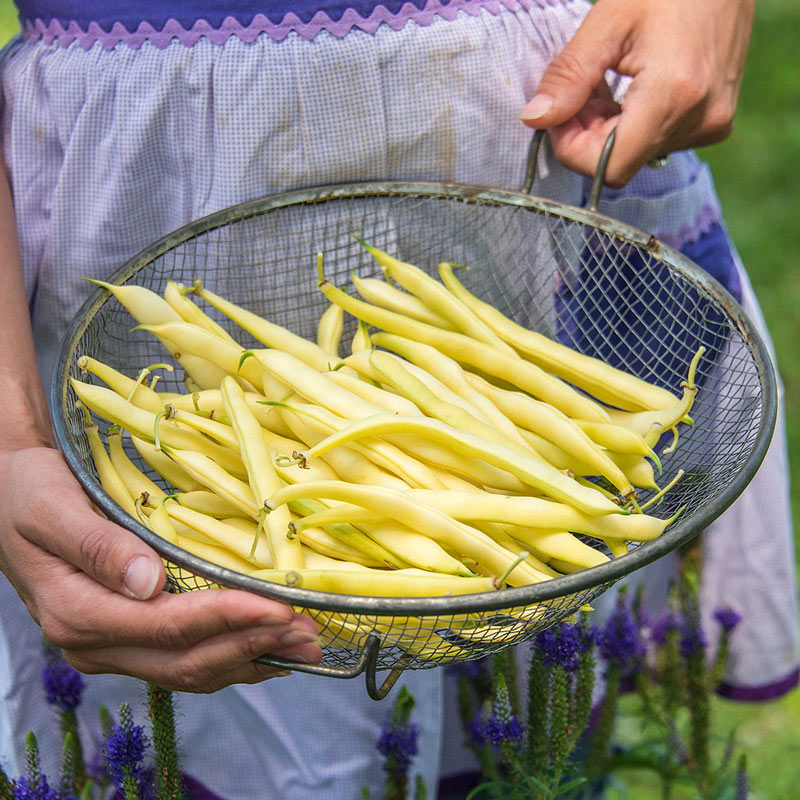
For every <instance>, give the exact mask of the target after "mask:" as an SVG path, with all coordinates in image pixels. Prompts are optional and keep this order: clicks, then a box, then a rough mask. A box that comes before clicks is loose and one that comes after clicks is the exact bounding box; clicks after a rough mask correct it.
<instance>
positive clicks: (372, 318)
mask: <svg viewBox="0 0 800 800" xmlns="http://www.w3.org/2000/svg"><path fill="white" fill-rule="evenodd" d="M320 290H321V291H322V293H323V294H324V295H325V296H326V297H327V298H328V299H329V300H331V301H332V302H334V303H336V304H337V305H341V306H342V308H343V309H344V310H345V311H349V312H350V313H351V314H353V315H354V316H355V317H358V318H359V319H362V320H364V321H365V322H367V323H368V324H370V325H375V326H376V327H380V328H383V329H384V330H386V331H388V332H389V333H396V334H398V335H399V336H405V337H407V338H409V339H414V340H416V341H421V342H426V343H427V344H430V345H432V346H433V347H435V348H436V349H437V350H439V351H440V352H442V353H444V354H445V355H448V356H450V357H451V358H453V359H455V360H456V361H458V362H461V363H464V364H469V365H470V366H473V367H476V368H477V369H479V370H481V371H483V372H485V373H486V374H488V375H494V376H495V377H497V378H500V379H502V380H505V381H507V382H509V383H511V384H513V385H514V386H518V387H519V388H520V389H524V390H525V391H526V392H529V393H530V394H532V395H534V396H535V397H538V398H539V399H541V400H544V401H546V402H548V403H551V404H552V405H554V406H556V407H557V408H559V409H560V410H561V411H563V412H564V413H565V414H567V415H568V416H571V417H576V418H578V419H589V420H591V419H596V420H600V421H604V422H607V421H608V414H607V413H606V412H605V410H604V409H603V408H602V407H601V406H600V405H598V404H597V403H595V402H594V401H592V400H590V399H589V398H587V397H585V396H584V395H582V394H580V393H579V392H577V391H576V390H575V389H573V388H571V387H570V386H568V385H567V384H566V383H564V382H563V381H561V380H559V379H558V378H554V377H552V376H551V375H549V374H548V373H546V372H544V370H542V369H540V368H539V367H537V366H536V365H535V364H531V363H530V362H527V361H524V360H523V359H521V358H518V357H517V356H512V355H510V354H508V353H504V352H502V351H500V350H497V349H496V348H494V347H492V346H491V345H488V344H486V343H485V342H478V341H475V340H474V339H470V338H469V337H468V336H465V335H464V334H461V333H455V332H453V331H443V330H441V329H440V328H435V327H434V326H432V325H426V324H425V323H423V322H417V321H416V320H412V319H409V318H408V317H404V316H402V315H400V314H396V313H394V312H393V311H387V310H385V309H382V308H378V307H376V306H372V305H370V304H369V303H365V302H364V301H363V300H359V299H358V298H356V297H350V295H348V294H347V293H346V292H343V291H341V290H340V289H337V288H336V287H335V286H334V285H333V284H332V283H331V282H330V281H323V282H322V283H320Z"/></svg>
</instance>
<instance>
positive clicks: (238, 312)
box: [194, 284, 331, 370]
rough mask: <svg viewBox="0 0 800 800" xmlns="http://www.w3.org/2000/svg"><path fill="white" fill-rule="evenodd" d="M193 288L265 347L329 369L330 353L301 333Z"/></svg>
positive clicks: (202, 288) (318, 367)
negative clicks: (282, 351) (300, 334)
mask: <svg viewBox="0 0 800 800" xmlns="http://www.w3.org/2000/svg"><path fill="white" fill-rule="evenodd" d="M194 291H195V292H196V294H198V295H200V297H202V298H203V300H205V301H206V302H207V303H210V304H211V305H212V306H214V308H216V309H217V310H218V311H221V312H222V313H223V314H225V316H226V317H229V318H230V319H232V320H233V321H234V322H235V323H236V324H237V325H239V326H241V327H242V328H244V329H245V330H246V331H247V332H248V333H250V334H251V335H252V336H254V337H255V338H256V339H258V341H259V342H261V343H262V344H263V345H265V346H266V347H270V348H275V349H278V350H285V351H287V352H289V353H292V354H293V355H294V356H296V357H297V358H299V359H300V360H301V361H304V362H305V363H306V364H308V365H309V366H312V367H314V369H318V370H325V369H329V368H330V364H331V354H330V353H328V352H326V351H325V350H324V349H323V348H321V347H320V346H319V345H317V344H316V343H315V342H310V341H308V340H307V339H304V338H303V337H302V336H298V335H297V334H295V333H292V332H291V331H290V330H289V329H288V328H284V327H283V326H282V325H276V324H275V323H273V322H269V321H268V320H266V319H264V318H263V317H261V316H259V315H258V314H254V313H253V312H252V311H248V310H247V309H244V308H241V307H240V306H237V305H235V304H234V303H231V302H229V301H228V300H225V298H223V297H220V296H219V295H216V294H214V293H213V292H211V291H209V290H208V289H206V288H205V287H204V286H202V285H200V284H195V289H194Z"/></svg>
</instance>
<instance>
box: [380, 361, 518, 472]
mask: <svg viewBox="0 0 800 800" xmlns="http://www.w3.org/2000/svg"><path fill="white" fill-rule="evenodd" d="M370 361H371V362H372V365H373V367H375V369H376V371H377V373H378V375H380V376H381V379H382V380H383V382H384V383H387V384H388V385H389V386H391V387H393V388H394V389H395V390H396V391H397V392H398V393H399V394H401V395H403V396H404V397H408V398H409V399H410V400H412V401H413V402H414V404H415V405H416V406H418V407H419V408H420V409H422V411H424V412H425V413H426V414H427V415H428V416H430V417H433V418H434V419H438V420H441V421H442V422H446V423H447V424H448V425H452V426H453V427H454V428H457V429H459V430H463V431H468V432H469V433H473V434H475V435H476V436H481V437H483V438H484V439H488V440H489V441H490V442H497V444H501V445H504V446H505V447H510V448H511V449H512V450H514V451H515V452H517V453H521V454H522V455H525V456H530V455H531V452H530V450H529V448H528V447H527V446H526V445H525V443H524V442H521V440H520V439H518V438H517V436H515V437H514V438H509V437H506V436H505V435H504V434H503V433H501V432H500V431H498V430H497V429H496V428H493V427H492V426H491V425H489V424H487V423H486V422H484V421H483V420H481V419H479V418H478V417H475V416H473V414H471V413H470V412H469V411H467V410H466V409H465V408H464V407H463V406H461V405H454V404H453V403H450V402H448V401H447V400H445V399H444V398H442V397H441V395H437V394H436V393H435V392H433V391H431V390H430V389H429V388H428V387H427V386H426V385H425V384H424V383H423V382H422V381H420V380H419V379H418V378H417V377H416V376H415V375H413V374H412V373H411V372H410V371H408V370H407V369H406V368H405V366H404V365H403V364H402V362H401V361H400V360H399V359H397V358H396V357H394V356H392V355H391V354H390V353H385V352H383V351H381V350H375V351H373V352H372V353H371V355H370ZM515 433H516V431H515Z"/></svg>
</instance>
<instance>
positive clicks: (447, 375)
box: [372, 331, 524, 444]
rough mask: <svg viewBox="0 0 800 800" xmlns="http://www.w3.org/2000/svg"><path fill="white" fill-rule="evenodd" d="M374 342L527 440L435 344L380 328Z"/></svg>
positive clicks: (499, 427)
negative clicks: (383, 330)
mask: <svg viewBox="0 0 800 800" xmlns="http://www.w3.org/2000/svg"><path fill="white" fill-rule="evenodd" d="M372 342H373V344H375V345H376V346H377V347H385V348H386V349H387V350H391V351H392V352H394V353H397V354H398V355H401V356H402V357H403V358H405V359H407V360H409V361H411V362H412V363H414V364H416V365H417V366H418V367H421V368H422V369H424V370H427V371H428V372H429V373H431V374H432V375H436V376H437V377H438V378H439V379H440V380H441V381H442V382H443V383H444V384H445V385H446V386H447V387H448V388H449V389H450V390H451V391H453V392H455V393H456V394H457V395H458V396H459V397H461V398H463V399H464V400H466V401H467V402H468V403H469V404H470V405H471V406H473V407H474V408H476V409H477V410H478V411H480V412H481V413H482V414H483V416H484V417H485V418H486V420H487V421H488V422H489V423H490V424H491V425H494V427H495V428H496V429H497V430H498V431H499V432H501V433H502V434H503V435H505V436H506V437H508V438H509V439H516V440H517V441H519V442H520V443H522V444H524V440H523V439H522V437H521V436H520V435H519V433H518V432H517V429H516V426H515V425H514V423H513V422H511V420H510V419H508V417H506V416H505V415H504V414H503V413H502V412H501V411H500V410H499V409H498V408H497V406H495V405H494V403H492V402H491V400H489V399H488V398H486V397H485V396H484V395H482V394H481V393H480V392H479V391H477V390H476V389H475V388H473V387H472V385H471V384H470V383H469V381H468V380H467V378H466V375H465V373H464V370H463V369H461V366H460V365H459V364H458V362H457V361H454V360H453V359H452V358H450V357H449V356H446V355H444V353H440V352H439V351H438V350H437V349H436V348H435V347H431V346H430V345H428V344H424V343H423V342H415V341H414V340H413V339H406V338H405V337H403V336H396V335H395V334H393V333H383V332H380V331H379V332H377V333H374V334H372Z"/></svg>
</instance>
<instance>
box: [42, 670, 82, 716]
mask: <svg viewBox="0 0 800 800" xmlns="http://www.w3.org/2000/svg"><path fill="white" fill-rule="evenodd" d="M42 684H43V685H44V691H45V695H46V697H47V702H48V703H50V704H51V705H54V706H58V708H60V709H61V711H73V710H74V709H76V708H77V707H78V706H79V705H80V702H81V694H82V692H83V689H84V686H85V685H86V684H85V683H84V681H83V678H82V677H81V674H80V672H78V671H77V670H75V669H73V668H72V667H71V666H70V665H69V664H67V662H66V661H62V660H61V659H53V660H49V661H47V662H46V663H45V665H44V667H43V668H42Z"/></svg>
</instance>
